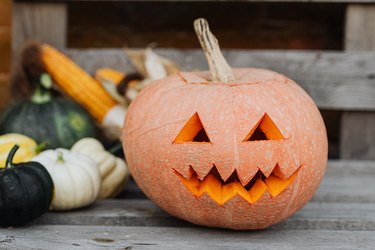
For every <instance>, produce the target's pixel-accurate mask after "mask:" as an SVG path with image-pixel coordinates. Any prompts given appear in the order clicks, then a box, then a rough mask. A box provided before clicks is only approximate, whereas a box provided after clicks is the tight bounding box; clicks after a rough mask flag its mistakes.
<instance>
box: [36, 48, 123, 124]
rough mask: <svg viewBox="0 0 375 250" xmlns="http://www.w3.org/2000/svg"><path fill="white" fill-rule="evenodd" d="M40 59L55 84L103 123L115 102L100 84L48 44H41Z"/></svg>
mask: <svg viewBox="0 0 375 250" xmlns="http://www.w3.org/2000/svg"><path fill="white" fill-rule="evenodd" d="M41 59H42V61H43V63H44V66H45V68H46V70H47V72H48V73H49V74H50V75H51V76H52V78H53V79H54V80H55V82H56V84H57V85H58V86H59V87H60V88H61V89H62V90H63V91H64V92H65V93H66V94H67V95H69V96H70V97H71V98H73V99H74V100H75V101H77V102H78V103H79V104H81V105H82V106H83V107H84V108H85V109H86V110H87V111H88V112H89V113H90V114H91V115H92V116H93V117H94V118H95V119H96V120H97V121H98V122H100V123H103V121H104V120H105V118H106V116H107V114H108V113H109V111H111V110H112V109H113V108H114V107H115V106H116V105H117V103H116V101H115V100H113V99H112V98H111V96H110V95H108V93H107V92H106V91H105V90H104V89H103V87H102V86H101V84H100V83H99V82H98V81H96V80H95V79H94V78H92V77H91V76H90V75H89V74H88V73H86V72H85V71H84V70H83V69H82V68H80V67H79V66H78V65H77V64H75V63H74V62H73V61H72V60H70V59H69V58H68V57H66V56H65V55H63V54H62V53H61V52H59V51H57V50H56V49H55V48H53V47H51V46H49V45H42V46H41Z"/></svg>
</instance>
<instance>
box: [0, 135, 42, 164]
mask: <svg viewBox="0 0 375 250" xmlns="http://www.w3.org/2000/svg"><path fill="white" fill-rule="evenodd" d="M15 144H18V145H19V146H20V149H19V150H18V151H17V153H16V155H15V156H14V158H13V162H14V163H20V162H25V161H29V160H31V159H32V158H33V157H34V156H35V155H36V154H37V151H38V144H37V143H36V142H35V141H34V140H33V139H31V138H30V137H27V136H25V135H21V134H5V135H1V136H0V168H4V167H5V161H6V158H7V156H8V154H9V151H10V150H11V149H12V148H13V146H14V145H15Z"/></svg>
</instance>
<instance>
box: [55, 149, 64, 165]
mask: <svg viewBox="0 0 375 250" xmlns="http://www.w3.org/2000/svg"><path fill="white" fill-rule="evenodd" d="M63 156H64V154H63V152H60V151H58V152H57V161H56V162H57V163H65V160H64V157H63Z"/></svg>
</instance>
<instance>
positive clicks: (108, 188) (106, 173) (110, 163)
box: [71, 138, 130, 199]
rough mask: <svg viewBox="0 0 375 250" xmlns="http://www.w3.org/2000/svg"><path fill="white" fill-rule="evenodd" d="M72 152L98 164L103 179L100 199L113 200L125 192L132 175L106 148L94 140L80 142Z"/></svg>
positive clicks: (120, 160) (87, 139)
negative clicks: (124, 189)
mask: <svg viewBox="0 0 375 250" xmlns="http://www.w3.org/2000/svg"><path fill="white" fill-rule="evenodd" d="M71 150H72V151H73V152H77V153H81V154H84V155H86V156H88V157H90V158H92V159H93V160H94V161H95V162H96V163H97V164H98V166H99V171H100V175H101V179H102V186H101V189H100V192H99V198H101V199H105V198H113V197H115V196H117V195H118V194H119V193H120V192H121V191H122V190H123V188H124V186H125V183H126V182H127V180H128V179H129V175H130V173H129V170H128V168H127V166H126V164H125V161H124V160H123V159H120V158H119V157H115V156H114V155H112V154H111V153H110V152H108V151H106V150H105V148H104V146H103V145H102V144H101V143H100V142H99V141H98V140H96V139H94V138H84V139H81V140H79V141H78V142H76V143H75V144H74V145H73V147H72V149H71Z"/></svg>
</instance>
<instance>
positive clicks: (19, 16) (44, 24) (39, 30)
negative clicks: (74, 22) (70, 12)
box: [12, 3, 67, 55]
mask: <svg viewBox="0 0 375 250" xmlns="http://www.w3.org/2000/svg"><path fill="white" fill-rule="evenodd" d="M12 28H13V34H12V53H13V55H16V54H17V52H18V50H19V49H20V48H21V47H22V46H23V44H24V42H25V41H27V40H39V41H44V42H46V43H50V44H52V45H54V46H56V47H58V48H64V47H65V45H66V32H67V7H66V4H64V3H14V4H13V20H12Z"/></svg>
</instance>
